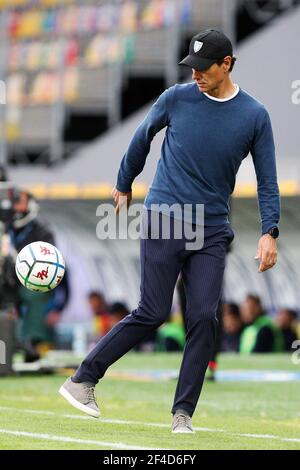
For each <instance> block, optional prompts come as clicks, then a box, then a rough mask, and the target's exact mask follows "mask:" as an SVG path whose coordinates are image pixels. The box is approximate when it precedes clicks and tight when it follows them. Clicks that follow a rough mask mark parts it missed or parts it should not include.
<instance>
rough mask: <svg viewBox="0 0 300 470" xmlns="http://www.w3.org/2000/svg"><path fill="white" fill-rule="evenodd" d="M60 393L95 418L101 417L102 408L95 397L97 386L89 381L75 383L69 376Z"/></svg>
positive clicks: (73, 404)
mask: <svg viewBox="0 0 300 470" xmlns="http://www.w3.org/2000/svg"><path fill="white" fill-rule="evenodd" d="M59 393H60V394H61V395H62V396H63V397H64V398H65V399H66V400H67V401H68V402H69V403H70V404H71V405H72V406H74V407H75V408H77V409H78V410H80V411H83V412H84V413H87V414H88V415H90V416H93V417H94V418H99V416H100V410H99V408H98V405H97V402H96V397H95V386H94V385H93V384H90V383H88V382H82V383H75V382H72V380H71V377H69V378H68V379H67V380H66V381H65V383H64V384H63V385H62V386H61V387H60V389H59Z"/></svg>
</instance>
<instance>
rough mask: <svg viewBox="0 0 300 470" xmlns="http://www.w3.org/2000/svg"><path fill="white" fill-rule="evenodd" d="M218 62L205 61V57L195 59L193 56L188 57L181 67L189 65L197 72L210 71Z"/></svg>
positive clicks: (181, 63) (180, 63)
mask: <svg viewBox="0 0 300 470" xmlns="http://www.w3.org/2000/svg"><path fill="white" fill-rule="evenodd" d="M215 62H216V61H215V60H213V59H205V58H204V57H195V56H193V55H188V56H186V57H185V58H184V59H183V60H182V61H181V62H179V65H187V66H188V67H192V68H193V69H195V70H200V71H204V70H207V69H209V67H211V65H213V64H214V63H215Z"/></svg>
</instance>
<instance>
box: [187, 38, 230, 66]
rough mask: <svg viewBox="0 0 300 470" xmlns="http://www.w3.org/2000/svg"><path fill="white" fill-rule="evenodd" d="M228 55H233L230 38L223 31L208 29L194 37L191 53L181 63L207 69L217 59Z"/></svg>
mask: <svg viewBox="0 0 300 470" xmlns="http://www.w3.org/2000/svg"><path fill="white" fill-rule="evenodd" d="M228 55H229V56H231V57H232V55H233V48H232V43H231V41H230V39H229V38H228V37H227V36H226V35H225V34H224V33H222V32H221V31H217V30H216V29H206V30H205V31H200V33H198V34H196V36H194V37H193V38H192V40H191V42H190V47H189V55H188V56H186V57H185V58H184V59H183V60H182V61H181V62H179V65H188V66H189V67H192V68H193V69H195V70H207V69H208V68H209V67H210V66H211V65H212V64H214V63H215V62H216V61H217V60H219V59H224V57H226V56H228Z"/></svg>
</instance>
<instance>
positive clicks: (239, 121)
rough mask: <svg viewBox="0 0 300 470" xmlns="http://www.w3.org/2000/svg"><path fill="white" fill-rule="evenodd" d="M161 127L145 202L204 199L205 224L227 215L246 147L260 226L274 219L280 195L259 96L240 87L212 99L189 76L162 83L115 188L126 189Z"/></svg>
mask: <svg viewBox="0 0 300 470" xmlns="http://www.w3.org/2000/svg"><path fill="white" fill-rule="evenodd" d="M164 127H167V130H166V135H165V139H164V142H163V145H162V150H161V158H160V160H159V162H158V165H157V170H156V174H155V177H154V180H153V183H152V185H151V187H150V189H149V192H148V195H147V197H146V200H145V206H146V207H147V208H148V209H150V208H151V206H152V205H153V204H155V205H157V204H158V205H160V204H164V203H165V204H168V205H172V204H175V203H177V204H180V205H183V204H191V205H192V207H195V205H196V204H204V221H205V224H206V225H219V224H224V223H228V213H229V197H230V195H231V193H232V192H233V190H234V186H235V178H236V174H237V171H238V169H239V166H240V164H241V163H242V161H243V159H244V158H246V157H247V155H248V154H249V152H251V155H252V158H253V162H254V167H255V171H256V176H257V190H258V199H259V209H260V215H261V222H262V233H266V232H267V231H268V230H270V229H271V228H272V227H274V226H277V224H278V222H279V217H280V197H279V189H278V184H277V175H276V162H275V148H274V140H273V133H272V127H271V122H270V118H269V115H268V112H267V111H266V109H265V108H264V106H263V105H262V104H261V103H260V102H259V101H257V100H256V99H254V98H253V97H252V96H250V95H249V94H248V93H246V92H245V91H243V90H241V89H240V90H239V92H238V94H237V95H236V96H235V97H234V98H232V99H230V100H227V101H215V100H212V99H210V98H208V97H207V96H206V95H205V94H204V93H202V92H200V91H199V89H198V87H197V85H196V84H195V83H188V84H184V85H175V86H173V87H171V88H169V89H167V90H166V91H165V92H164V93H162V95H161V96H160V97H159V98H158V100H157V101H156V103H155V104H154V105H153V106H152V108H151V109H150V111H149V113H148V115H147V116H146V118H145V119H144V120H143V122H142V123H141V124H140V126H139V127H138V128H137V130H136V132H135V134H134V136H133V138H132V140H131V142H130V144H129V147H128V149H127V152H126V154H125V155H124V157H123V159H122V162H121V166H120V170H119V174H118V181H117V189H118V190H119V191H122V192H128V191H130V190H131V185H132V182H133V181H134V179H135V178H136V176H137V175H139V173H141V171H142V170H143V168H144V164H145V161H146V157H147V155H148V153H149V150H150V145H151V141H152V139H153V137H154V136H155V134H156V133H157V132H159V131H160V130H161V129H162V128H164ZM193 217H194V216H193ZM193 221H194V222H195V220H194V219H193Z"/></svg>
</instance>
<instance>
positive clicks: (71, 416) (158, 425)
mask: <svg viewBox="0 0 300 470" xmlns="http://www.w3.org/2000/svg"><path fill="white" fill-rule="evenodd" d="M0 411H18V412H20V413H28V414H36V415H44V416H56V417H58V416H60V417H61V418H67V419H79V420H89V421H92V422H93V423H97V422H98V423H107V424H128V425H131V424H132V425H137V426H150V427H155V428H170V424H164V423H144V422H142V421H129V420H121V419H106V418H99V419H97V420H95V418H92V417H90V416H81V415H75V414H61V413H56V412H55V411H46V410H32V409H27V410H24V409H21V408H14V407H10V406H0ZM194 430H195V431H199V432H210V433H224V434H227V435H228V436H236V437H249V438H251V439H272V440H278V441H282V442H299V443H300V437H299V438H298V437H282V436H276V435H274V434H251V433H238V432H231V431H226V430H225V429H215V428H205V427H197V426H195V427H194Z"/></svg>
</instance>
